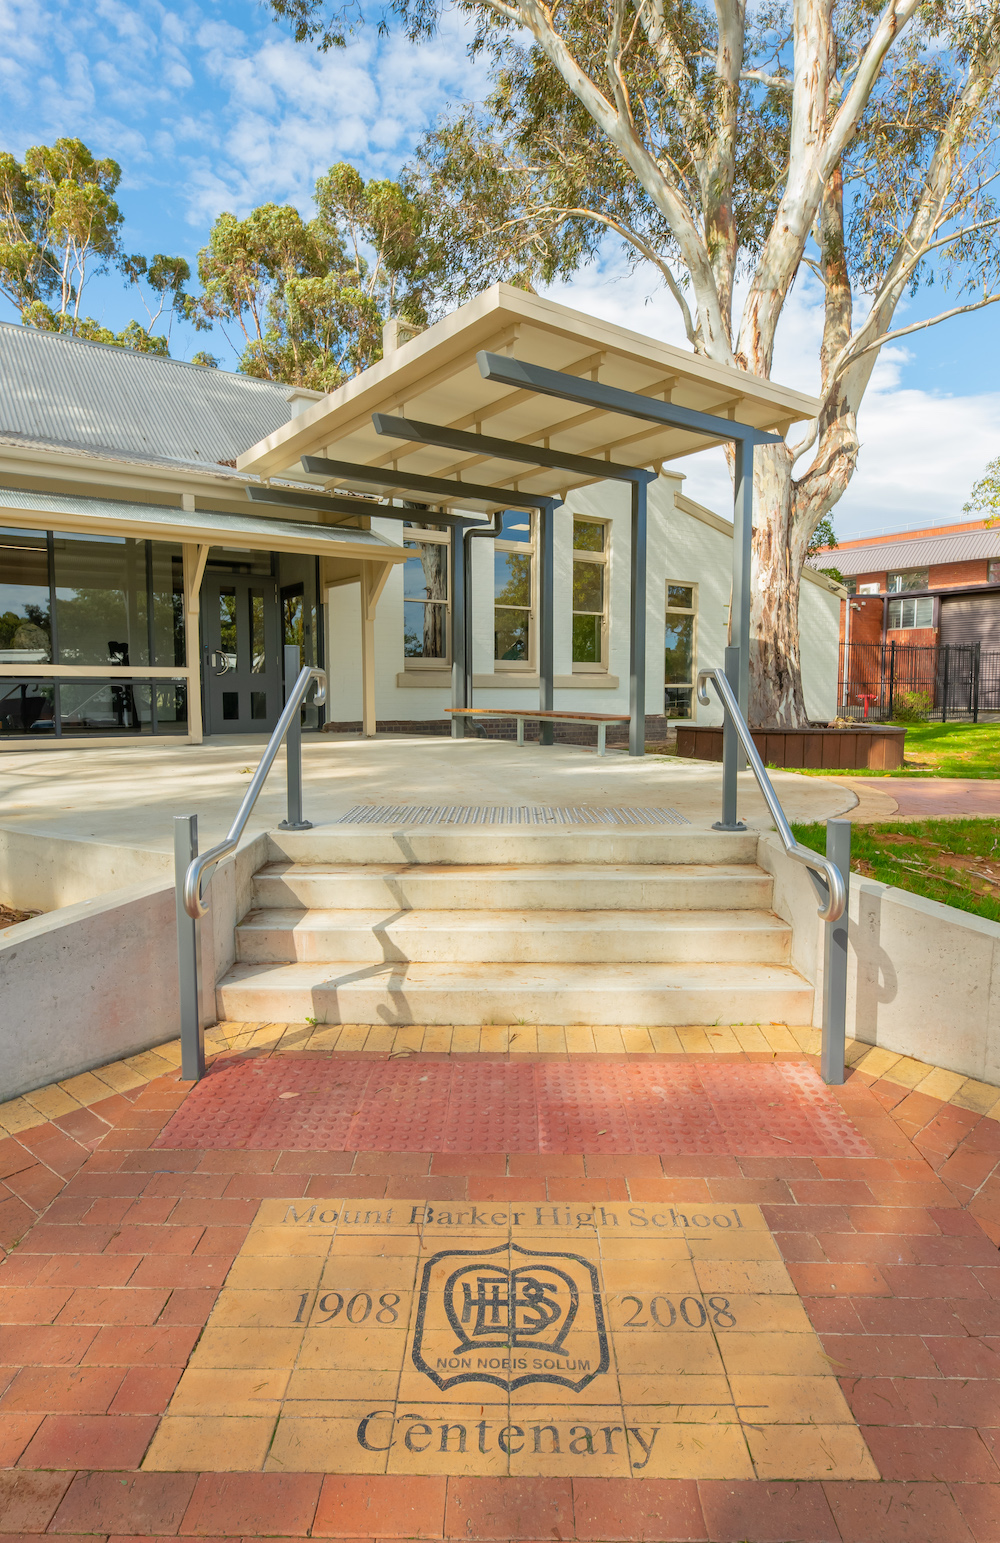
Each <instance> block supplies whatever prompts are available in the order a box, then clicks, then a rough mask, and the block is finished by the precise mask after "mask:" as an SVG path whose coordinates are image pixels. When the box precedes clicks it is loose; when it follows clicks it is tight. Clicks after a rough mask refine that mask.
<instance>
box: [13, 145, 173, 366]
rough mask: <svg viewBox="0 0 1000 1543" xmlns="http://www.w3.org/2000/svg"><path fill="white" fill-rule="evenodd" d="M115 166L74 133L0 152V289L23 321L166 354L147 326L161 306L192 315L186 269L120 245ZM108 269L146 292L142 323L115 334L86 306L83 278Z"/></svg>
mask: <svg viewBox="0 0 1000 1543" xmlns="http://www.w3.org/2000/svg"><path fill="white" fill-rule="evenodd" d="M121 175H122V172H121V167H120V166H119V165H118V162H117V161H114V160H112V159H111V158H110V157H103V158H99V157H97V156H95V155H93V154H92V153H91V151H90V150H89V149H88V148H87V146H86V145H85V144H84V143H83V141H82V140H79V139H57V140H56V142H55V144H53V145H35V146H32V148H31V149H29V150H28V151H27V152H26V153H25V157H24V160H23V162H20V161H18V160H17V158H16V157H15V156H13V155H11V154H10V153H9V152H7V151H4V152H3V153H0V295H3V297H4V298H5V299H6V300H8V301H9V302H10V304H11V305H12V306H14V307H15V308H16V309H17V311H18V312H19V313H20V316H21V320H22V321H23V322H25V323H26V324H27V325H29V326H33V327H38V328H41V329H42V330H44V331H47V332H67V333H69V334H71V335H72V336H73V337H83V338H89V339H91V340H93V341H95V342H99V343H114V344H118V345H120V346H122V347H126V348H133V349H138V350H139V351H141V352H144V353H160V354H166V353H167V352H169V346H168V341H167V337H164V336H162V335H160V334H154V333H153V330H152V329H153V327H154V326H155V324H156V323H157V322H158V321H160V319H161V317H163V316H164V314H165V313H166V316H167V319H168V323H169V320H170V319H171V318H172V317H173V316H174V315H177V316H182V317H184V318H185V319H186V320H191V319H193V300H192V298H191V296H190V295H188V294H187V293H186V291H185V288H184V286H185V284H186V283H187V282H188V280H189V278H190V276H191V275H190V269H189V267H188V264H187V263H186V262H185V260H184V259H183V258H182V257H167V256H165V255H164V254H163V253H158V254H157V255H156V256H155V257H154V258H153V259H152V261H151V262H150V261H147V259H146V258H145V257H142V256H140V255H130V254H128V253H127V252H126V251H125V249H124V247H123V245H122V226H123V224H124V216H123V214H122V212H121V209H120V208H119V206H118V203H117V200H116V194H117V191H118V185H119V183H120V182H121ZM110 268H116V269H118V270H119V271H120V272H121V273H122V274H123V276H124V277H125V279H126V281H127V283H128V284H129V285H133V286H137V287H139V286H141V285H143V284H145V286H146V287H148V288H149V289H150V290H151V291H152V294H153V296H154V305H155V309H154V308H152V307H150V306H149V305H145V309H146V313H147V318H148V321H147V323H146V324H143V323H140V322H137V321H131V322H129V323H128V325H127V326H126V327H125V329H124V330H123V331H122V332H118V333H116V332H115V331H113V330H112V329H111V328H109V327H105V326H104V325H103V324H102V323H100V322H98V321H95V320H94V319H93V317H91V316H87V315H86V313H85V311H84V309H83V298H84V289H85V287H86V285H87V283H88V282H89V280H91V279H92V278H95V277H96V276H97V275H99V274H102V273H106V272H107V271H108V270H109V269H110ZM144 304H145V302H144ZM168 334H169V325H168Z"/></svg>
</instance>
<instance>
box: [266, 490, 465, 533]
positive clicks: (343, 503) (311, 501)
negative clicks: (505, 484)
mask: <svg viewBox="0 0 1000 1543" xmlns="http://www.w3.org/2000/svg"><path fill="white" fill-rule="evenodd" d="M246 493H247V497H248V498H249V499H250V502H251V503H254V504H280V505H283V506H284V507H285V508H288V509H316V510H319V511H320V512H321V513H323V514H340V515H345V516H357V515H363V516H367V517H370V518H371V519H373V520H375V519H378V520H403V521H407V520H412V518H413V510H412V509H402V508H400V507H399V505H398V504H379V503H376V502H375V500H374V499H373V498H346V497H344V496H342V495H339V494H336V493H293V492H292V491H291V490H290V489H288V488H272V487H266V488H265V487H248V488H247V490H246ZM472 502H475V500H474V499H473V500H472ZM493 502H494V503H495V502H496V500H495V499H494V500H493ZM434 519H435V521H436V522H437V523H438V524H440V525H469V524H475V523H476V517H475V516H469V515H467V514H456V513H454V512H452V511H451V510H444V511H439V510H435V511H434ZM338 523H339V521H338Z"/></svg>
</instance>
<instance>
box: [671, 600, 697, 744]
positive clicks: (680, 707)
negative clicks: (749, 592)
mask: <svg viewBox="0 0 1000 1543" xmlns="http://www.w3.org/2000/svg"><path fill="white" fill-rule="evenodd" d="M697 620H698V586H697V584H672V583H671V584H668V585H667V622H666V630H665V636H664V676H663V679H664V705H663V710H664V712H665V713H666V716H667V717H668V718H692V717H693V716H694V711H693V700H692V699H693V696H694V676H695V664H696V661H697V658H698V653H697Z"/></svg>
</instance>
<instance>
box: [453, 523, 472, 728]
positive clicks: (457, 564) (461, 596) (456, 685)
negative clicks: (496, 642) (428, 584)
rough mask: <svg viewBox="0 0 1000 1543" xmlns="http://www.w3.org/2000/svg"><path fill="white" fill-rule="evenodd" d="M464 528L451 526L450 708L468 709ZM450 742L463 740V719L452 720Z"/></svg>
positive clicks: (469, 703)
mask: <svg viewBox="0 0 1000 1543" xmlns="http://www.w3.org/2000/svg"><path fill="white" fill-rule="evenodd" d="M464 538H465V527H464V526H463V525H453V526H452V527H451V705H452V707H471V706H472V703H471V702H470V701H469V691H468V682H467V679H466V672H465V663H466V661H465V654H466V637H465V539H464ZM451 737H452V739H464V738H465V719H464V718H454V717H453V718H452V720H451Z"/></svg>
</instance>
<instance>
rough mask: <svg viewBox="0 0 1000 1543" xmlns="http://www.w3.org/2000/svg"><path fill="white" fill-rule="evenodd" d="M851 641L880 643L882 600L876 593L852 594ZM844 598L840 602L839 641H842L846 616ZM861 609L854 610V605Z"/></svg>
mask: <svg viewBox="0 0 1000 1543" xmlns="http://www.w3.org/2000/svg"><path fill="white" fill-rule="evenodd" d="M850 604H851V607H852V609H851V642H852V643H881V641H882V601H881V600H880V599H879V598H878V596H877V595H868V596H865V595H854V596H852V597H851V601H850ZM847 605H848V602H847V601H846V600H842V601H841V603H840V641H841V643H843V642H844V630H845V623H846V618H847ZM856 605H857V606H860V607H861V609H860V610H858V611H855V610H854V609H853V607H854V606H856Z"/></svg>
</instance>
